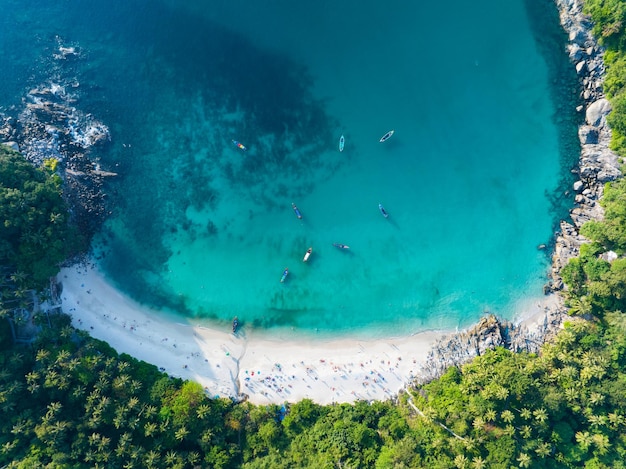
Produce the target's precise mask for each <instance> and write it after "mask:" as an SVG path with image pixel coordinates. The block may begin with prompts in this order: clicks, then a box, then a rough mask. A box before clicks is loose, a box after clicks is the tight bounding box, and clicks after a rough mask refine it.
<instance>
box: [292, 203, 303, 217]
mask: <svg viewBox="0 0 626 469" xmlns="http://www.w3.org/2000/svg"><path fill="white" fill-rule="evenodd" d="M291 208H292V209H293V211H294V213H295V214H296V217H298V218H300V219H302V214H301V213H300V210H298V207H296V204H294V203H293V202H292V203H291Z"/></svg>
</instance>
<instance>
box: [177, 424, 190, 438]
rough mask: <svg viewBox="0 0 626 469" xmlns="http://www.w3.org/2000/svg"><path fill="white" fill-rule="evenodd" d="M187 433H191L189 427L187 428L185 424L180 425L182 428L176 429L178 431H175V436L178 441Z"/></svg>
mask: <svg viewBox="0 0 626 469" xmlns="http://www.w3.org/2000/svg"><path fill="white" fill-rule="evenodd" d="M187 435H189V430H187V428H185V427H184V426H182V427H180V428H179V429H178V430H176V432H175V433H174V437H175V438H176V439H177V440H178V441H183V440H184V439H185V437H186V436H187Z"/></svg>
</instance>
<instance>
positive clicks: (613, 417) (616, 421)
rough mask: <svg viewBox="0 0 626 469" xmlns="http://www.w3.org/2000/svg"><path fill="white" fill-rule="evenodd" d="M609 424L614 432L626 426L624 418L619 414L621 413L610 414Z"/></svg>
mask: <svg viewBox="0 0 626 469" xmlns="http://www.w3.org/2000/svg"><path fill="white" fill-rule="evenodd" d="M609 423H610V424H611V428H612V429H613V430H617V429H618V428H619V427H620V426H621V425H623V424H624V416H623V415H621V414H620V413H619V411H617V412H614V413H610V414H609Z"/></svg>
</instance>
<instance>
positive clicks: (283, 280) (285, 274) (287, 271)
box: [280, 268, 289, 283]
mask: <svg viewBox="0 0 626 469" xmlns="http://www.w3.org/2000/svg"><path fill="white" fill-rule="evenodd" d="M287 275H289V269H287V268H285V270H283V276H282V277H281V278H280V283H284V282H285V279H286V278H287Z"/></svg>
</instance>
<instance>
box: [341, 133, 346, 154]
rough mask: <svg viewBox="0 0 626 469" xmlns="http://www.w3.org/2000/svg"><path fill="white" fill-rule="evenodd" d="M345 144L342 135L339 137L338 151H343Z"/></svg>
mask: <svg viewBox="0 0 626 469" xmlns="http://www.w3.org/2000/svg"><path fill="white" fill-rule="evenodd" d="M345 144H346V139H345V138H343V135H342V136H341V137H339V151H343V147H344V145H345Z"/></svg>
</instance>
